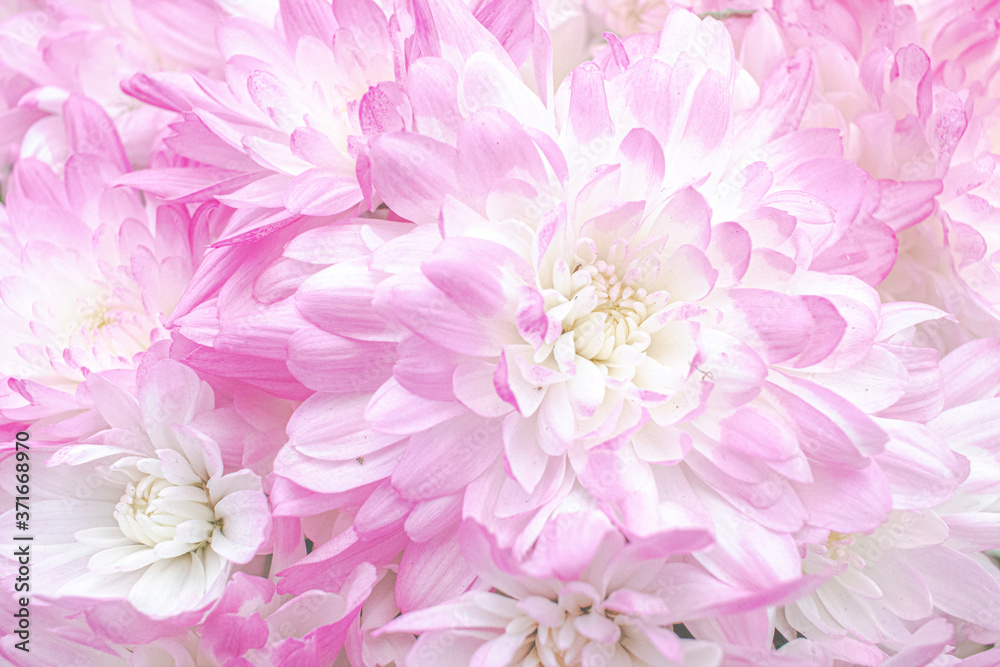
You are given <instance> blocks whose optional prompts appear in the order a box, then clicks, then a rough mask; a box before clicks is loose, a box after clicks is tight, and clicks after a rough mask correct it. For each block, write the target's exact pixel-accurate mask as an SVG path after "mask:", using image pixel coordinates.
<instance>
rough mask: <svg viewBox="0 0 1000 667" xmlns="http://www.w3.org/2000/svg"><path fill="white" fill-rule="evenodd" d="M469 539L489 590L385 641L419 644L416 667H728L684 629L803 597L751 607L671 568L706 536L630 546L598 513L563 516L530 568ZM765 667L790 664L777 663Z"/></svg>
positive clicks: (397, 626) (411, 619)
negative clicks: (678, 630) (684, 624)
mask: <svg viewBox="0 0 1000 667" xmlns="http://www.w3.org/2000/svg"><path fill="white" fill-rule="evenodd" d="M460 535H461V537H460V539H461V540H462V548H463V551H464V553H466V554H467V556H468V558H469V559H470V561H472V562H473V564H474V566H475V567H476V569H477V573H478V574H479V576H480V579H481V582H482V584H483V585H484V586H488V587H489V588H488V589H483V590H473V591H470V592H468V593H465V594H464V595H462V596H461V597H458V598H456V599H454V600H449V601H446V602H443V603H441V604H439V605H436V606H433V607H429V608H427V609H422V610H420V611H414V612H411V613H409V614H403V615H402V616H401V617H399V618H397V619H395V620H393V621H392V622H390V623H388V624H387V625H386V626H385V628H384V630H383V631H384V632H390V633H395V632H414V633H417V634H419V637H418V639H417V642H416V644H414V646H413V648H412V650H411V651H410V653H409V655H408V656H407V660H408V661H409V662H412V663H414V664H420V665H428V666H432V665H449V664H455V662H456V661H457V662H460V663H461V664H470V665H473V664H480V665H490V666H496V667H501V666H507V665H539V666H541V665H546V666H547V665H590V664H608V665H623V666H626V665H636V666H639V665H642V666H645V665H650V666H652V665H671V666H673V665H689V666H692V667H710V666H711V667H714V666H716V665H721V664H728V663H726V662H724V654H725V649H726V647H723V646H719V645H716V644H713V643H710V642H702V641H693V640H690V639H680V638H679V637H678V636H677V635H675V634H674V632H673V629H672V624H673V623H676V622H678V621H679V620H681V619H683V618H685V617H687V618H691V619H694V618H698V617H699V616H701V615H707V614H710V613H720V612H721V613H727V612H731V611H733V610H737V609H740V608H741V607H746V606H753V605H755V604H761V603H766V601H768V600H769V599H770V600H772V601H773V600H777V599H780V598H781V597H783V596H784V595H787V594H788V593H789V592H790V591H791V590H794V589H795V587H794V586H793V587H789V588H787V589H782V588H779V589H775V590H772V591H769V592H768V593H767V594H766V595H761V594H758V595H755V596H748V595H747V594H746V593H745V592H744V591H742V590H740V589H734V588H731V587H727V586H726V585H724V584H722V583H721V582H719V581H717V580H715V579H713V578H712V577H711V576H710V575H708V574H707V573H706V572H705V571H704V570H702V569H700V568H699V567H697V566H694V565H691V564H689V563H685V562H681V561H680V560H667V559H669V557H670V556H671V555H672V554H674V553H681V552H689V551H692V550H697V549H699V548H701V547H702V546H704V545H705V544H706V543H707V541H708V537H709V536H708V535H707V534H706V533H702V532H700V531H688V530H679V531H672V532H670V531H668V532H665V533H663V534H661V535H660V536H658V538H657V539H656V540H652V541H643V540H638V541H633V542H629V543H626V542H625V540H624V538H623V537H622V535H621V534H620V533H619V532H618V531H617V530H616V529H615V528H614V527H613V526H612V525H611V524H610V522H608V520H607V518H605V517H604V516H602V515H601V514H599V513H587V512H583V513H569V514H561V515H559V516H558V517H557V518H556V520H554V521H552V522H550V523H549V524H547V526H546V528H545V530H543V532H542V535H541V536H540V538H539V541H538V546H536V548H535V550H534V551H533V552H532V553H531V554H529V555H528V556H527V557H526V558H525V559H523V560H519V559H513V558H509V557H506V558H504V557H498V556H499V553H500V552H499V550H498V549H497V545H496V543H495V542H493V540H492V539H491V537H490V536H489V534H488V533H487V532H486V531H485V530H483V528H482V527H481V526H477V525H475V524H472V523H470V524H467V525H465V526H464V527H463V530H462V532H461V534H460ZM758 658H759V659H762V660H767V659H768V658H773V659H775V660H776V663H775V664H779V665H780V664H786V663H785V662H784V661H782V660H781V658H780V657H774V656H773V655H772V656H765V655H760V656H758ZM787 664H794V663H792V662H789V663H787ZM799 664H819V663H814V662H812V661H810V662H800V663H799Z"/></svg>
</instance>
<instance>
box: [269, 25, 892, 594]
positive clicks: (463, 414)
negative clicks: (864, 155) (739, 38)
mask: <svg viewBox="0 0 1000 667" xmlns="http://www.w3.org/2000/svg"><path fill="white" fill-rule="evenodd" d="M626 47H627V48H626ZM628 49H632V50H631V52H629V51H628ZM811 67H812V66H811V63H810V61H809V59H808V58H807V57H805V56H800V57H798V58H796V59H794V60H792V61H789V62H788V63H787V65H786V67H783V68H782V69H781V71H780V72H779V73H778V74H776V75H775V76H774V77H771V78H769V79H768V80H767V81H766V82H765V84H764V86H763V88H762V89H761V90H760V91H758V93H757V95H756V97H757V98H758V99H757V102H756V103H749V104H747V103H745V101H744V106H745V107H746V108H745V110H744V111H742V112H736V111H734V102H733V99H734V96H740V95H743V93H741V92H739V91H740V89H741V86H746V85H752V82H748V80H747V78H746V77H745V76H744V75H743V74H742V73H741V71H740V70H739V69H738V68H737V67H736V66H735V64H734V59H733V52H732V46H731V42H730V40H729V37H728V35H727V34H726V32H725V30H724V28H723V27H722V26H721V24H719V23H717V22H715V21H712V20H710V19H709V20H706V21H704V22H702V21H700V20H698V19H697V18H696V17H695V16H693V15H691V14H690V13H687V12H685V11H683V10H675V11H674V12H672V13H671V15H670V19H669V20H668V21H667V23H666V25H665V27H664V30H663V33H662V34H661V35H660V37H659V41H658V42H649V40H645V41H643V40H639V41H632V42H629V43H628V44H626V45H621V44H618V46H616V47H615V50H614V56H613V58H609V59H608V60H607V62H606V69H607V71H606V72H603V71H601V70H599V69H598V68H596V67H594V66H593V65H585V66H583V67H581V68H579V69H577V70H576V71H575V72H574V73H573V75H572V77H571V79H570V80H568V82H567V83H566V84H565V85H564V86H563V88H562V89H561V91H560V93H559V95H558V96H557V98H556V104H555V107H556V113H555V114H551V113H550V112H548V111H546V109H545V108H544V107H542V105H540V104H539V103H538V102H537V101H536V99H535V98H533V97H531V96H529V95H528V94H526V91H525V90H524V88H523V84H521V83H520V82H519V81H518V80H517V79H516V78H515V77H511V76H508V75H506V74H503V69H502V67H499V66H498V65H496V64H495V63H493V62H492V61H491V60H490V58H489V57H486V56H482V55H479V56H477V57H475V58H473V59H472V60H470V62H469V63H468V64H467V66H466V68H465V70H464V73H463V75H462V77H463V78H461V79H460V82H461V84H462V85H461V88H462V89H464V90H466V91H469V90H476V91H477V92H476V96H475V97H472V98H470V97H469V96H468V94H467V96H466V98H465V104H466V108H467V113H468V115H469V117H468V118H467V119H465V120H462V121H461V122H456V123H455V124H453V125H450V126H449V125H447V124H442V123H441V121H440V116H439V115H433V114H431V113H430V111H431V109H433V110H435V111H437V110H439V106H434V107H424V106H423V103H422V102H421V103H415V104H414V114H415V115H414V119H415V128H416V129H417V130H422V128H429V129H428V131H433V132H434V133H435V134H437V135H438V136H443V137H445V138H446V139H447V141H439V140H434V139H431V138H429V137H426V136H423V135H420V134H418V133H416V132H413V133H397V134H384V135H382V136H380V137H378V138H376V139H375V140H374V141H373V144H372V150H371V154H370V157H371V161H372V178H373V184H374V186H375V188H376V189H377V190H378V191H379V192H380V193H381V195H382V197H383V198H384V199H385V201H386V203H387V204H388V205H389V206H390V207H391V208H392V210H393V211H394V212H396V213H397V214H399V215H402V216H405V217H407V218H409V219H411V220H413V221H414V222H416V223H418V225H419V227H418V228H417V229H414V230H412V231H410V232H409V233H407V234H406V235H404V236H401V237H398V238H395V239H391V240H388V241H386V242H385V243H381V244H380V245H378V247H375V248H374V250H373V251H372V253H371V258H370V259H369V260H367V261H357V262H342V263H340V264H337V265H336V266H335V267H333V268H331V269H328V270H325V271H323V272H321V273H318V274H316V275H315V276H313V277H312V278H310V279H309V280H307V281H305V282H304V283H303V284H302V285H301V287H299V289H298V292H297V295H296V299H297V301H296V303H297V307H298V310H299V311H300V312H301V313H302V315H303V316H304V317H305V318H306V319H307V320H309V321H310V322H313V323H314V324H315V325H316V326H317V327H319V328H320V329H323V330H324V331H326V332H329V333H332V334H335V335H338V336H343V337H346V338H349V339H359V340H368V341H389V342H395V341H399V345H398V347H397V348H396V355H397V359H396V361H395V365H394V368H393V377H392V379H390V380H389V381H387V382H386V383H385V384H383V385H382V387H381V388H380V389H379V390H378V391H377V392H376V393H375V395H374V397H372V398H371V400H370V401H368V399H367V397H365V396H358V397H357V401H358V402H359V404H360V402H361V401H368V403H367V407H366V408H365V413H364V418H365V421H362V420H361V417H360V415H359V413H358V409H357V407H349V406H348V405H347V404H346V403H344V402H343V401H339V400H337V399H336V398H332V397H331V398H328V399H326V398H325V399H321V398H319V397H317V398H316V399H315V401H314V402H313V403H312V404H309V403H307V405H310V410H309V414H313V415H316V416H317V417H316V418H318V419H322V420H323V421H324V422H325V421H326V419H328V418H333V419H335V420H336V421H337V424H336V426H335V427H333V424H332V423H331V427H333V430H334V431H335V432H337V433H341V432H343V433H344V434H347V433H366V434H368V435H366V436H365V437H364V441H363V442H362V440H360V439H357V438H354V439H352V440H351V442H352V443H356V444H358V445H360V446H359V447H352V448H351V449H350V450H349V452H350V456H348V453H347V451H348V450H343V451H340V450H337V449H323V450H321V449H320V448H317V447H314V446H312V445H311V444H308V443H310V442H311V441H312V438H311V437H310V436H309V435H308V433H307V432H308V430H309V429H313V430H315V429H316V428H317V426H316V424H318V423H320V422H313V426H309V422H308V421H307V419H306V412H305V406H303V409H302V410H303V413H302V415H303V416H302V422H301V427H300V426H296V427H295V429H294V431H293V436H292V438H291V442H290V443H289V445H288V447H287V448H286V450H285V451H283V452H282V454H281V455H280V456H279V458H278V460H277V462H276V470H277V471H278V473H279V474H280V475H283V476H286V477H288V478H289V479H290V480H292V481H293V482H300V483H301V484H302V485H304V486H307V487H308V486H311V488H315V489H316V490H317V491H323V492H327V493H332V492H345V491H349V490H351V489H355V488H360V487H361V486H362V485H367V484H374V483H376V482H380V480H382V479H384V478H385V477H387V476H390V475H391V493H390V491H389V489H386V494H387V495H386V496H380V497H381V498H384V499H385V500H386V501H388V499H389V498H391V497H392V493H394V494H397V497H396V498H395V499H394V500H392V502H393V503H395V504H396V505H395V506H399V508H400V509H399V511H400V512H402V513H403V515H404V516H405V513H406V512H407V511H408V510H407V509H406V508H407V506H409V507H410V508H412V507H414V506H417V507H425V506H426V508H427V510H426V511H427V512H428V513H429V515H430V516H438V517H441V519H442V521H443V519H444V517H448V516H453V515H454V512H451V511H450V510H446V508H448V507H459V506H461V507H463V511H464V512H465V513H466V515H467V516H468V515H471V516H474V517H475V518H476V519H477V520H478V521H480V522H481V523H482V524H484V525H487V526H488V527H490V529H491V530H495V531H498V532H499V533H502V534H503V538H502V540H501V541H502V542H503V543H504V544H505V545H506V546H509V545H511V544H514V543H515V542H516V543H518V544H519V545H520V546H519V548H521V549H523V548H525V547H526V546H528V545H530V541H531V537H530V536H531V535H533V534H537V533H533V532H532V531H535V530H537V529H538V526H539V525H540V523H531V522H530V517H532V516H535V515H536V514H537V517H538V522H542V521H544V517H545V516H546V511H547V510H546V509H545V508H546V507H548V506H549V504H550V503H558V502H559V501H560V500H561V499H562V498H563V497H565V494H566V493H568V492H569V489H572V488H574V484H573V479H574V477H576V476H579V477H580V481H581V482H582V483H583V485H584V487H586V488H587V490H588V491H589V492H590V493H591V494H592V495H593V497H594V498H596V499H597V501H598V502H600V503H601V504H602V506H603V507H604V508H605V509H606V511H608V512H609V514H610V515H612V516H613V517H615V520H616V521H617V522H618V523H619V525H620V526H621V528H622V530H624V531H625V532H626V533H627V534H629V535H643V534H647V533H651V532H656V531H657V530H659V529H660V528H661V527H662V526H663V522H665V521H668V516H674V517H675V518H676V514H673V513H674V512H676V511H677V509H676V508H685V511H690V512H694V513H695V514H696V515H697V516H700V517H702V520H703V521H706V522H708V523H709V524H712V523H713V522H714V524H715V525H716V527H717V528H718V533H717V537H719V539H720V545H721V546H720V549H719V550H717V552H718V553H719V554H729V555H728V556H725V557H724V558H723V560H720V561H719V562H717V563H716V564H715V566H716V567H717V571H718V572H726V574H725V575H724V576H728V577H731V579H730V581H740V582H742V583H743V584H745V585H747V586H750V587H754V586H759V585H763V584H764V583H765V582H770V583H773V582H774V581H777V580H782V579H786V578H788V577H791V576H795V575H796V573H797V572H798V569H799V557H798V554H797V549H796V548H795V545H794V542H793V540H792V539H791V537H790V534H791V533H792V532H794V531H797V530H799V529H800V528H801V527H802V526H803V525H804V523H805V522H806V521H809V522H811V523H812V524H814V525H821V526H824V527H826V528H827V530H833V529H835V527H837V526H839V527H841V528H845V527H847V526H854V527H855V528H852V530H853V529H860V527H861V526H865V528H866V529H867V528H873V527H874V526H875V525H877V524H878V523H880V522H881V521H882V520H884V518H885V515H886V514H887V513H888V511H889V502H890V501H889V490H888V488H889V487H888V482H887V480H886V478H885V475H884V473H883V471H882V470H881V469H880V467H879V466H878V465H868V461H869V457H870V456H872V455H875V454H878V453H879V452H881V451H882V450H883V449H884V448H885V446H886V443H887V442H889V439H890V438H889V436H888V434H887V433H886V432H885V431H884V430H883V429H882V428H881V427H880V426H879V425H878V424H876V423H875V422H874V421H873V420H871V419H870V418H869V417H868V416H866V415H865V409H863V408H859V407H858V406H857V405H855V404H854V403H852V400H854V399H855V398H856V393H854V394H849V395H850V397H851V398H845V396H844V395H842V394H841V393H839V392H845V391H849V390H850V388H851V387H854V386H858V383H869V386H872V387H875V390H874V391H872V392H868V393H867V395H866V396H867V398H865V397H862V400H864V401H867V402H866V403H865V407H866V408H867V407H868V406H877V407H873V408H872V410H871V411H872V412H882V413H883V416H891V415H892V414H893V412H892V409H893V407H894V405H895V404H896V403H897V402H898V401H900V400H901V399H902V398H903V396H904V395H905V394H906V389H905V387H906V384H907V377H908V374H909V371H908V370H907V366H906V364H904V363H902V362H900V361H898V360H894V358H895V352H894V351H893V350H890V349H882V348H881V347H880V346H876V345H875V344H876V342H877V338H876V336H877V333H878V329H879V327H880V326H885V327H888V328H891V326H894V325H890V324H889V320H890V319H896V318H890V317H889V313H886V316H885V317H884V318H883V316H882V314H881V312H880V305H879V300H878V297H877V295H876V294H875V292H874V291H873V290H872V289H871V288H870V287H868V286H867V285H865V284H864V283H863V282H862V281H860V280H858V279H856V278H853V277H851V276H843V275H836V274H837V273H838V271H839V268H840V267H841V266H845V267H850V264H851V258H850V257H847V256H844V255H843V254H841V251H839V250H838V249H837V243H838V241H839V240H840V239H841V238H843V237H844V235H846V234H847V233H848V232H849V230H850V229H851V226H852V224H853V221H854V219H855V216H856V214H857V213H858V211H859V206H860V202H861V200H862V197H863V192H864V184H865V182H866V179H865V176H864V175H863V173H862V172H860V171H859V170H857V169H856V168H854V167H853V166H851V165H850V164H849V163H847V162H846V161H844V160H843V159H842V157H841V149H840V145H839V142H838V140H837V137H836V134H835V133H833V132H830V131H822V130H808V131H795V130H794V127H795V125H796V123H797V122H798V118H799V116H798V114H799V113H800V112H801V108H800V107H799V106H798V104H797V102H796V101H795V100H796V99H798V97H797V95H798V94H799V93H801V91H802V90H803V89H805V90H808V88H809V86H810V82H811V73H812V69H811ZM449 69H450V66H448V65H447V64H444V63H441V62H440V61H438V62H433V61H432V62H425V63H419V62H418V63H417V64H415V65H414V67H413V68H411V75H412V76H413V77H414V78H411V81H415V80H416V78H415V77H416V75H415V74H414V72H417V71H418V70H426V71H427V72H430V71H432V70H440V72H438V73H437V74H435V75H434V76H433V77H431V76H429V75H428V76H427V77H426V79H420V81H421V86H424V82H425V81H426V82H427V83H428V84H429V83H430V82H431V81H449V78H448V76H451V75H447V72H448V70H449ZM487 73H493V75H494V76H495V80H494V83H493V87H492V88H488V87H480V88H474V83H476V82H479V81H482V80H483V77H485V76H486V74H487ZM453 90H454V87H452V86H448V87H446V88H445V89H444V90H437V89H435V88H433V87H422V88H421V91H422V94H423V95H424V99H435V100H437V102H436V104H438V105H440V104H443V103H447V104H451V105H455V104H457V102H453V101H450V100H451V98H449V97H448V95H453V94H454V93H453V92H452V91H453ZM670 91H673V92H672V93H671V94H670V95H668V92H670ZM744 92H745V91H744ZM793 93H795V94H793ZM744 97H745V95H744ZM411 98H413V96H412V95H411ZM413 99H415V98H413ZM750 99H753V96H751V98H750ZM441 100H444V102H442V101H441ZM470 104H474V105H475V106H471V107H470V106H469V105H470ZM503 107H506V110H504V108H503ZM498 146H502V147H503V148H498ZM803 147H808V150H807V151H806V152H805V153H803V151H804V150H805V149H804V148H803ZM748 155H750V156H754V155H756V156H759V157H760V158H762V159H755V158H754V157H749V158H748V157H747V156H748ZM804 155H807V156H808V157H803V156H804ZM667 156H669V157H670V159H669V160H668V159H667ZM413 165H419V168H414V167H413ZM442 202H443V205H442ZM435 223H438V224H435ZM821 270H822V272H821ZM369 304H371V305H369ZM903 319H906V318H905V316H904V318H903ZM882 320H884V321H882ZM905 326H906V325H905V324H903V325H902V327H904V328H905ZM401 332H403V335H402V337H400V336H401ZM892 333H895V331H893V332H892ZM886 335H887V336H888V335H891V334H888V333H887V334H886ZM890 357H893V359H890ZM862 360H865V363H864V364H861V363H860V362H862ZM876 368H877V369H878V371H877V372H878V373H879V374H880V375H881V381H880V382H879V383H874V382H872V381H871V380H870V374H871V373H873V372H876V371H875V369H876ZM889 376H891V377H892V378H893V380H892V381H891V382H889V383H886V382H885V379H886V378H887V377H889ZM890 387H891V389H890ZM331 405H334V406H335V409H334V411H333V412H330V413H328V414H329V415H330V417H326V418H324V417H322V416H321V415H323V414H324V411H325V410H329V409H330V408H329V406H331ZM324 406H328V407H324ZM897 409H901V408H897ZM333 415H336V416H335V417H334V416H333ZM365 422H367V424H366V423H365ZM348 424H351V425H350V426H348ZM300 429H301V433H302V438H301V439H300V438H299V437H298V433H299V431H300ZM498 457H499V458H498ZM325 461H328V463H324V462H325ZM495 461H501V462H502V465H500V464H498V463H497V464H495V463H494V462H495ZM681 461H683V464H682V465H675V464H677V463H678V462H681ZM397 462H398V463H397ZM324 471H327V472H324ZM334 471H336V476H333V475H332V473H333V472H334ZM327 473H331V474H327ZM682 489H688V490H689V491H690V492H687V491H681V490H682ZM661 491H662V492H663V496H662V497H661ZM463 494H464V504H463V501H462V498H463ZM830 494H832V495H830ZM840 494H855V495H857V497H859V498H866V499H867V500H866V501H863V502H859V503H850V504H848V505H839V504H838V503H835V502H833V501H832V498H835V497H837V496H838V495H840ZM373 502H374V501H373ZM373 506H374V505H373ZM431 507H434V509H433V510H432V509H431ZM414 511H416V510H414ZM742 515H745V516H748V517H751V523H752V524H753V525H752V529H751V528H747V529H746V530H744V531H743V532H742V533H740V532H739V531H734V530H731V529H730V528H731V526H732V525H735V524H733V523H732V521H736V519H733V520H732V521H731V520H730V518H729V517H738V516H742ZM359 521H360V519H359ZM433 525H436V526H438V527H440V526H441V524H440V523H435V524H433ZM727 526H729V527H727ZM355 528H356V529H357V531H358V533H364V532H366V531H365V528H364V526H362V525H357V524H356V526H355ZM522 530H526V531H527V532H526V533H525V534H524V535H523V536H521V537H519V534H520V531H522ZM751 533H752V534H753V537H752V538H750V537H749V535H750V534H751ZM719 557H720V558H721V557H722V556H721V555H720V556H719ZM317 558H318V557H317ZM312 560H313V562H318V561H317V559H312ZM723 563H724V564H723ZM720 576H723V575H721V574H720Z"/></svg>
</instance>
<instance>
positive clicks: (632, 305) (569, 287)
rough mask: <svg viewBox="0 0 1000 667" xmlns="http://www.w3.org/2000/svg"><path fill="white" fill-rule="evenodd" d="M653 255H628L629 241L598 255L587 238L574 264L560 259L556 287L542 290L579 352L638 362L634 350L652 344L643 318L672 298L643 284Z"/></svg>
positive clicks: (554, 273)
mask: <svg viewBox="0 0 1000 667" xmlns="http://www.w3.org/2000/svg"><path fill="white" fill-rule="evenodd" d="M649 259H651V258H648V257H647V258H645V260H646V261H640V260H638V259H633V260H631V261H629V258H628V246H627V243H626V242H625V241H619V242H617V243H615V244H614V245H613V246H612V248H611V251H610V252H609V253H608V256H607V258H606V259H599V258H598V257H597V253H596V249H595V244H594V242H593V241H591V240H590V239H586V238H585V239H581V240H580V241H579V242H578V243H577V246H576V249H575V252H574V254H573V258H572V267H571V266H570V264H569V263H567V262H566V261H564V260H563V259H561V258H560V259H558V260H556V262H555V264H554V266H553V269H552V287H553V289H551V290H546V291H545V292H544V294H545V297H546V298H545V306H546V311H547V312H548V314H549V315H550V316H554V317H556V318H558V319H559V320H560V321H561V322H562V329H563V336H569V337H570V339H571V341H572V343H573V349H574V351H575V353H576V354H577V355H579V356H580V357H583V358H584V359H589V360H591V361H593V362H596V363H601V364H605V365H615V366H617V365H621V364H628V365H634V363H635V361H636V355H638V354H641V353H642V352H644V351H645V350H646V348H648V347H649V344H650V335H649V333H648V332H646V331H643V330H642V324H643V322H645V321H646V319H647V318H648V317H649V316H650V315H652V314H653V313H654V312H656V311H658V310H660V309H661V308H662V307H663V306H664V305H666V302H667V298H668V297H667V294H666V293H665V292H662V291H661V292H653V293H649V292H647V290H646V288H645V287H644V286H643V282H644V278H646V277H648V274H649V272H650V269H651V266H650V262H649V261H648V260H649ZM629 361H631V363H628V362H629Z"/></svg>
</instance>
